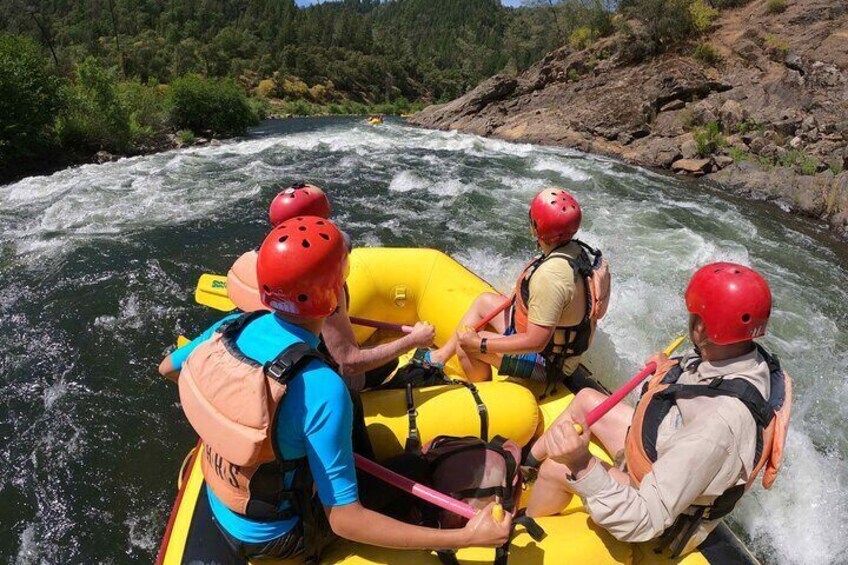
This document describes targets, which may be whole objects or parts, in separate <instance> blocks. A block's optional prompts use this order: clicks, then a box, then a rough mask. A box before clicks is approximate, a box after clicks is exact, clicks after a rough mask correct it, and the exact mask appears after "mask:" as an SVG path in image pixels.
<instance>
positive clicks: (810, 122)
mask: <svg viewBox="0 0 848 565" xmlns="http://www.w3.org/2000/svg"><path fill="white" fill-rule="evenodd" d="M818 125H819V123H818V120H816V117H815V116H813V115H812V114H810V115H809V116H807V117H806V118H804V119H803V120H801V131H803V132H807V131H810V130H812V129H814V128H816V127H818Z"/></svg>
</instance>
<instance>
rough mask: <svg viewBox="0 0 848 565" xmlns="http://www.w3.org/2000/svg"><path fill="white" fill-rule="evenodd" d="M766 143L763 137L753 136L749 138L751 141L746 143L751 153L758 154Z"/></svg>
mask: <svg viewBox="0 0 848 565" xmlns="http://www.w3.org/2000/svg"><path fill="white" fill-rule="evenodd" d="M743 139H744V138H743ZM766 145H768V142H767V141H766V140H765V139H763V138H762V137H755V138H753V139H752V140H751V143H749V144H748V149H749V150H750V151H751V153H754V154H755V155H759V154H760V152H761V151H762V150H763V149H764V148H765V146H766Z"/></svg>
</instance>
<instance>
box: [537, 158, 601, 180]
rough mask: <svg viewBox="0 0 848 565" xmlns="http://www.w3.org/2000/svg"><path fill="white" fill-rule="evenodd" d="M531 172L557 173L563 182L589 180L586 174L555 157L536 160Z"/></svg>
mask: <svg viewBox="0 0 848 565" xmlns="http://www.w3.org/2000/svg"><path fill="white" fill-rule="evenodd" d="M533 170H534V171H550V172H553V173H557V176H559V177H560V178H561V179H562V180H564V181H573V182H583V181H587V180H589V179H590V178H591V177H590V176H589V175H588V174H587V173H585V172H583V171H581V170H580V169H578V168H577V167H575V166H574V165H572V164H570V163H568V162H567V161H565V160H564V159H562V158H556V157H540V158H537V159H536V164H535V165H533Z"/></svg>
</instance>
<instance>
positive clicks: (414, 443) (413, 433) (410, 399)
mask: <svg viewBox="0 0 848 565" xmlns="http://www.w3.org/2000/svg"><path fill="white" fill-rule="evenodd" d="M406 417H407V418H408V419H409V435H407V437H406V445H405V446H404V451H406V452H407V453H420V452H421V433H420V432H419V431H418V410H416V409H415V397H414V396H413V393H412V383H407V384H406Z"/></svg>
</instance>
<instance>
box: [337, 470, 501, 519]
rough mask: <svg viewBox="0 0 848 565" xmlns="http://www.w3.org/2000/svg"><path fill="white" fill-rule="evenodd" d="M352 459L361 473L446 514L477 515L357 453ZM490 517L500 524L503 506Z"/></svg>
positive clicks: (493, 511) (460, 504)
mask: <svg viewBox="0 0 848 565" xmlns="http://www.w3.org/2000/svg"><path fill="white" fill-rule="evenodd" d="M353 457H354V459H355V460H356V466H357V467H358V468H359V469H361V470H362V471H365V472H366V473H368V474H369V475H372V476H374V477H377V478H378V479H380V480H381V481H384V482H386V483H388V484H390V485H392V486H393V487H397V488H399V489H400V490H402V491H404V492H408V493H409V494H411V495H412V496H416V497H418V498H420V499H421V500H424V501H426V502H429V503H430V504H433V505H435V506H438V507H439V508H442V509H444V510H447V511H448V512H453V513H454V514H456V515H458V516H462V517H463V518H467V519H468V520H470V519H471V518H473V517H474V515H475V514H477V510H475V509H474V507H473V506H471V505H470V504H468V503H465V502H462V501H461V500H457V499H455V498H452V497H450V496H448V495H446V494H443V493H441V492H439V491H437V490H434V489H431V488H430V487H426V486H424V485H422V484H421V483H416V482H415V481H413V480H412V479H409V478H407V477H404V476H403V475H399V474H397V473H395V472H394V471H392V470H390V469H386V468H385V467H383V466H382V465H379V464H377V463H375V462H374V461H371V460H370V459H366V458H365V457H362V456H361V455H359V454H358V453H354V454H353ZM492 517H493V518H494V519H495V521H497V522H501V521H502V520H503V519H504V509H503V506H501V505H500V504H498V505H496V506H495V507H494V508H493V509H492Z"/></svg>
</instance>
